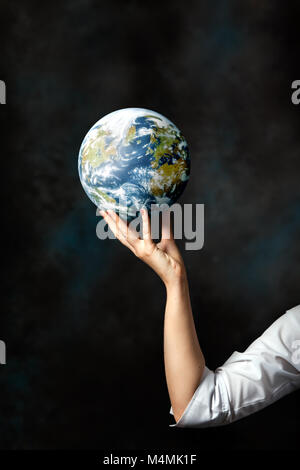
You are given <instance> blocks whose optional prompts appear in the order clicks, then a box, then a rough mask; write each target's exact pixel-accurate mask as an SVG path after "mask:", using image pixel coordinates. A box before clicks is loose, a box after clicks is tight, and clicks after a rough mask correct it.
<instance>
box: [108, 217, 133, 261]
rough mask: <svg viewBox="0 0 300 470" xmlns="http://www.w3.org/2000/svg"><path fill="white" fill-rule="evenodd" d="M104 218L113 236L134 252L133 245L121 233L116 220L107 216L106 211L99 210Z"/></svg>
mask: <svg viewBox="0 0 300 470" xmlns="http://www.w3.org/2000/svg"><path fill="white" fill-rule="evenodd" d="M100 213H101V215H102V217H103V218H104V220H105V221H106V222H107V224H108V226H109V228H110V230H111V231H112V233H113V234H114V236H115V237H116V238H117V239H118V240H119V241H120V242H121V243H122V244H123V245H125V246H126V247H127V248H129V250H131V251H132V252H133V253H134V254H135V250H134V247H133V246H132V245H131V244H130V243H129V242H128V240H127V238H126V237H125V236H124V235H123V233H122V232H121V231H120V230H118V227H117V224H116V222H115V221H114V220H113V219H112V218H111V217H110V216H109V214H108V213H107V212H106V211H101V212H100Z"/></svg>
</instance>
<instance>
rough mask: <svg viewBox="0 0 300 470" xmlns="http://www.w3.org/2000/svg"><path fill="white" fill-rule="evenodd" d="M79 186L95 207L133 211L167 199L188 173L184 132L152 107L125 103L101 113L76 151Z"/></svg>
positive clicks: (130, 213)
mask: <svg viewBox="0 0 300 470" xmlns="http://www.w3.org/2000/svg"><path fill="white" fill-rule="evenodd" d="M78 170H79V176H80V180H81V183H82V186H83V188H84V190H85V192H86V193H87V195H88V197H89V198H90V199H91V200H92V201H93V203H94V204H96V206H97V207H98V208H99V209H104V210H108V209H113V210H115V211H116V212H118V213H119V214H120V215H121V216H122V215H125V217H126V216H128V217H129V218H130V217H136V213H137V211H139V210H140V209H141V208H142V207H146V208H147V209H148V210H150V209H151V204H155V205H158V206H159V205H161V204H168V205H172V204H173V203H174V202H175V201H176V200H177V199H178V197H179V196H180V195H181V194H182V192H183V190H184V188H185V186H186V184H187V181H188V179H189V173H190V156H189V150H188V146H187V143H186V140H185V138H184V137H183V135H182V134H181V132H180V130H179V129H178V128H177V127H176V126H175V125H174V124H173V123H172V122H171V121H169V120H168V119H167V118H165V117H164V116H162V115H161V114H159V113H156V112H155V111H150V110H148V109H141V108H127V109H120V110H118V111H114V112H112V113H110V114H108V115H106V116H104V117H103V118H101V119H100V120H99V121H98V122H96V124H94V125H93V127H92V128H91V129H90V130H89V132H88V133H87V135H86V136H85V138H84V140H83V142H82V144H81V147H80V151H79V158H78Z"/></svg>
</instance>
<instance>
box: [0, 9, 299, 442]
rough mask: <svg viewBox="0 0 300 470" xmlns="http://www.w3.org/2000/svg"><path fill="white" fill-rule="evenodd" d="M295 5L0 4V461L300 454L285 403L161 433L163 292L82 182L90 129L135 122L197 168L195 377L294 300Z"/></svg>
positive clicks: (294, 415) (294, 400) (192, 260)
mask: <svg viewBox="0 0 300 470" xmlns="http://www.w3.org/2000/svg"><path fill="white" fill-rule="evenodd" d="M299 13H300V8H299V2H297V1H290V2H273V1H271V0H270V1H264V0H260V1H255V0H244V1H242V2H241V1H216V2H204V1H190V2H179V1H174V0H173V1H169V2H167V1H164V2H157V3H156V2H141V1H140V2H138V1H130V2H126V1H119V2H117V1H109V2H103V1H92V0H90V1H89V0H74V1H65V2H60V3H57V4H56V3H52V2H41V1H26V2H17V1H11V0H5V1H2V2H1V15H0V17H1V19H0V23H1V24H0V26H1V68H0V73H1V76H0V79H2V80H5V81H6V84H7V104H6V105H5V106H1V108H0V113H1V122H2V124H1V131H2V132H1V157H2V158H1V161H2V165H1V168H2V171H3V173H2V178H1V182H2V185H1V187H2V189H3V191H4V192H3V196H2V202H3V209H2V228H1V231H2V235H3V236H4V237H5V238H4V239H3V242H2V265H3V270H2V272H3V280H2V284H1V286H2V290H3V294H4V296H3V298H4V300H5V302H4V304H3V306H2V309H1V317H0V339H2V340H4V341H5V342H6V344H7V364H6V365H5V366H0V403H1V405H0V436H1V437H0V446H1V448H2V449H61V448H68V449H91V448H97V449H102V450H103V449H104V450H113V449H120V450H122V449H132V450H133V449H139V450H141V449H148V450H149V449H153V448H160V449H173V450H176V449H177V450H179V449H185V450H188V449H193V450H198V451H201V450H219V449H231V450H233V449H296V447H297V445H298V443H299V429H300V407H299V393H294V394H292V395H290V396H288V397H286V398H284V399H283V400H281V401H280V402H278V403H276V404H274V405H273V406H272V407H270V408H267V409H266V410H264V411H261V412H259V413H257V414H256V415H253V416H251V417H249V418H247V419H245V420H242V421H240V422H237V423H235V424H232V425H230V426H227V427H223V428H215V429H209V430H205V429H204V430H189V429H172V428H169V427H168V424H169V423H170V422H172V418H171V417H170V416H169V406H170V404H169V399H168V394H167V388H166V384H165V378H164V369H163V355H162V347H163V344H162V328H163V312H164V300H165V291H164V288H163V286H162V284H161V282H160V280H159V279H158V278H157V277H156V275H155V274H154V273H153V272H151V271H150V269H149V268H148V267H146V266H145V265H143V264H142V263H141V262H140V261H139V260H137V259H136V258H135V257H134V256H133V255H132V254H131V253H130V252H129V251H128V250H126V248H124V247H123V246H121V245H120V244H118V242H117V241H109V240H107V241H100V240H98V239H97V237H96V234H95V229H96V224H97V222H98V218H97V217H96V215H95V207H94V206H93V205H92V203H91V202H90V201H89V199H88V198H87V197H86V195H85V193H84V191H83V189H82V187H81V185H80V182H79V178H78V174H77V155H78V150H79V147H80V144H81V141H82V139H83V137H84V135H85V134H86V132H87V130H88V129H89V128H90V127H91V125H92V124H94V122H95V121H97V120H98V119H99V118H100V117H101V116H103V115H105V114H107V113H109V112H111V111H113V110H116V109H119V108H125V107H145V108H149V109H153V110H155V111H158V112H160V113H162V114H164V115H165V116H167V117H168V118H169V119H171V120H172V121H174V122H175V123H176V125H177V126H178V127H179V128H180V129H181V130H182V132H183V133H184V135H185V136H186V138H187V140H188V143H189V146H190V152H191V158H192V172H191V178H190V182H189V185H188V187H187V189H186V191H185V194H184V196H183V197H182V199H181V202H189V203H204V204H205V211H206V213H205V215H206V220H205V246H204V248H203V249H202V250H201V251H190V252H184V253H183V255H184V259H185V261H186V265H187V269H188V273H189V279H190V287H191V297H192V304H193V311H194V315H195V320H196V324H197V329H198V334H199V339H200V342H201V345H202V348H203V351H204V353H205V356H206V360H207V365H208V367H210V368H212V369H214V368H216V367H217V366H219V365H221V364H222V363H223V362H224V361H225V360H226V359H227V358H228V357H229V355H230V354H231V353H232V352H233V351H234V350H238V351H242V350H244V349H245V348H246V347H247V346H248V345H249V343H250V342H252V341H253V340H254V339H255V338H256V337H257V336H258V335H259V334H261V333H262V332H263V331H264V329H265V328H266V327H268V326H269V325H270V324H271V323H272V322H273V321H274V320H275V319H276V318H278V317H279V316H280V315H281V314H283V313H284V312H285V311H286V310H287V309H288V308H291V307H293V306H295V305H297V304H299V303H300V301H299V298H300V295H299V272H298V267H299V261H300V245H299V235H300V195H299V171H300V155H299V125H300V106H299V107H297V106H294V105H293V104H292V102H291V83H292V81H293V80H296V79H300V71H299V52H300V50H299V32H298V31H299V21H300V20H299V18H300V16H299Z"/></svg>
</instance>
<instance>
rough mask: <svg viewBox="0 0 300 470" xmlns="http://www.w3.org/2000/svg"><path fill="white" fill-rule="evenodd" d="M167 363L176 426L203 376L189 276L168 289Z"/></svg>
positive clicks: (166, 318) (165, 338) (165, 343)
mask: <svg viewBox="0 0 300 470" xmlns="http://www.w3.org/2000/svg"><path fill="white" fill-rule="evenodd" d="M166 289H167V304H166V311H165V326H164V359H165V371H166V379H167V385H168V390H169V395H170V400H171V404H172V409H173V413H174V418H175V420H176V422H177V421H178V420H179V418H180V417H181V415H182V413H183V412H184V410H185V408H186V407H187V405H188V403H189V402H190V400H191V398H192V396H193V394H194V392H195V390H196V388H197V387H198V385H199V383H200V381H201V377H202V374H203V370H204V366H205V361H204V357H203V354H202V351H201V349H200V346H199V342H198V338H197V333H196V330H195V324H194V319H193V314H192V309H191V303H190V296H189V287H188V281H187V279H186V276H183V278H182V279H178V280H176V281H175V282H172V283H171V284H167V285H166Z"/></svg>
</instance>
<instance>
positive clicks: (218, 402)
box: [170, 367, 229, 428]
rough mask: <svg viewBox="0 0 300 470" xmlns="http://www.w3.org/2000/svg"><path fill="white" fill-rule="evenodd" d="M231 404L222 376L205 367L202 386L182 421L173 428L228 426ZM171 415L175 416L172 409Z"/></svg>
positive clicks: (182, 416) (196, 392)
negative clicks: (227, 418)
mask: <svg viewBox="0 0 300 470" xmlns="http://www.w3.org/2000/svg"><path fill="white" fill-rule="evenodd" d="M228 410H229V403H228V397H227V392H226V387H225V384H224V382H223V379H222V378H221V376H220V374H218V373H217V372H216V373H215V372H213V371H211V370H210V369H208V368H207V367H205V369H204V372H203V376H202V379H201V382H200V385H199V386H198V388H197V389H196V391H195V393H194V395H193V397H192V398H191V401H190V402H189V404H188V406H187V407H186V409H185V410H184V412H183V414H182V415H181V417H180V419H179V420H178V421H177V423H175V424H171V425H170V426H171V427H179V428H184V427H188V428H202V427H203V428H205V427H212V426H220V425H222V424H226V417H227V415H228ZM170 414H172V415H173V410H172V407H171V409H170Z"/></svg>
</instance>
